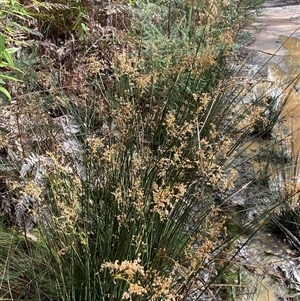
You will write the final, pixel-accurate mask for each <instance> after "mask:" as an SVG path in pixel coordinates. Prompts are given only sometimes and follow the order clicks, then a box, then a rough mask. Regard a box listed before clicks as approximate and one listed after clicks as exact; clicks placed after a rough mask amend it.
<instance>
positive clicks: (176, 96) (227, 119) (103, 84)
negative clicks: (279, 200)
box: [0, 0, 281, 301]
mask: <svg viewBox="0 0 300 301" xmlns="http://www.w3.org/2000/svg"><path fill="white" fill-rule="evenodd" d="M130 4H131V5H126V4H124V3H119V2H118V1H114V2H108V3H101V5H99V6H97V5H96V4H95V3H92V2H83V1H75V0H70V1H53V2H52V1H49V2H37V1H27V2H26V4H24V6H25V7H26V9H27V10H28V12H29V14H30V16H31V17H32V19H33V21H32V22H33V23H32V24H33V25H34V26H36V28H37V30H38V31H39V33H40V38H41V43H39V44H38V46H35V47H32V53H31V55H28V52H27V53H26V52H25V51H24V52H23V53H21V55H20V60H19V61H18V64H19V65H20V66H22V68H23V69H22V70H23V72H24V78H23V79H24V85H15V86H14V88H15V90H16V91H18V93H17V94H16V96H15V100H16V105H15V106H9V113H8V108H4V109H3V114H2V115H3V117H2V119H1V125H3V128H4V129H5V133H4V134H3V135H2V137H3V140H2V141H1V145H2V148H3V152H4V150H7V151H6V152H4V153H5V155H3V159H1V178H0V179H1V184H2V185H1V186H2V187H3V188H1V189H2V191H1V193H2V194H3V197H2V198H1V207H2V209H3V212H4V214H3V215H4V219H6V220H7V221H8V224H10V225H11V224H13V225H14V226H17V227H18V228H22V229H23V230H24V232H25V241H26V243H27V244H30V248H29V251H30V252H29V253H30V256H28V257H25V259H24V262H23V263H24V266H18V265H16V267H17V268H16V269H17V271H15V270H14V269H9V268H8V265H6V266H5V265H4V266H5V269H6V274H5V275H7V277H8V278H7V277H6V276H4V277H3V279H2V280H3V281H2V282H1V285H0V291H1V293H2V292H3V297H6V296H7V295H8V294H9V292H8V290H9V289H8V288H9V285H10V282H9V281H10V280H12V278H14V279H13V280H14V282H13V286H14V290H15V292H14V294H10V298H11V299H12V300H13V299H21V298H24V299H27V300H30V298H31V297H32V296H34V295H35V294H36V295H37V296H39V299H40V300H55V299H58V300H70V301H71V300H126V299H127V300H146V299H147V300H153V301H154V300H191V299H192V298H194V299H197V300H202V299H204V298H206V297H212V296H213V294H214V293H215V291H213V290H212V289H211V288H212V287H213V284H214V282H216V281H219V280H220V281H221V279H222V277H215V275H214V274H215V273H218V272H220V273H222V272H223V271H224V273H223V274H222V275H226V273H227V274H228V270H229V268H228V264H229V262H230V261H231V260H232V258H233V257H234V255H231V254H232V245H233V243H234V242H235V241H236V240H237V239H238V238H239V237H240V236H241V235H242V234H243V233H245V232H247V231H248V232H249V233H251V235H252V234H253V233H255V232H256V231H257V229H258V228H259V227H260V221H261V220H262V219H265V218H268V216H269V215H270V214H272V212H273V209H271V210H270V211H266V212H265V213H264V214H263V215H262V217H260V218H257V219H256V220H255V221H253V222H250V223H249V224H248V225H247V226H246V227H244V225H241V227H242V230H241V227H238V228H237V229H233V230H232V232H229V231H227V229H226V226H225V225H229V224H230V221H229V223H228V221H226V219H227V218H226V216H225V214H224V213H225V212H226V211H225V209H224V207H226V206H227V205H228V204H229V202H230V200H232V199H233V198H234V196H235V195H236V194H237V190H238V191H239V190H241V189H242V188H241V187H240V186H238V187H236V188H235V187H234V186H235V185H239V184H240V183H239V179H238V178H237V175H236V173H237V172H236V170H237V169H238V167H239V166H241V165H242V164H243V163H244V162H242V163H241V162H240V161H239V160H238V159H237V158H239V157H238V155H237V153H238V152H242V151H241V148H243V149H244V148H245V140H247V139H248V140H249V139H258V137H261V136H262V134H263V133H265V132H266V131H267V132H268V134H270V133H271V132H272V131H273V129H274V127H275V125H276V124H277V122H278V118H279V113H280V110H281V108H279V109H278V108H276V109H275V105H274V103H275V102H276V100H275V99H273V100H272V101H271V102H269V103H267V102H265V100H266V98H265V97H262V98H260V97H259V98H258V99H255V100H251V101H248V97H249V90H247V88H245V87H244V86H239V85H238V84H237V82H236V80H235V78H234V77H231V76H230V75H231V74H232V72H231V70H229V67H228V61H229V60H230V54H231V51H232V45H233V42H234V41H235V37H236V32H238V30H239V29H240V28H241V24H242V22H243V19H244V18H245V16H246V15H247V14H248V10H247V9H248V8H249V6H248V4H249V3H248V2H245V1H231V2H227V1H197V2H191V1H180V2H178V3H177V2H174V3H173V2H171V1H168V2H166V1H159V2H149V1H134V2H133V1H131V2H130ZM58 16H59V18H58ZM96 16H98V18H96ZM31 26H32V25H31ZM3 45H4V44H3ZM2 49H3V50H5V49H4V48H3V47H2ZM35 55H37V56H38V57H37V58H35ZM247 101H248V102H247ZM262 102H263V104H262ZM266 111H271V113H272V114H269V115H268V114H265V112H266ZM261 124H264V125H266V127H265V128H263V131H262V132H260V131H258V130H261ZM251 134H252V135H251ZM2 175H3V178H2ZM3 179H5V180H3ZM242 184H243V185H244V183H242ZM274 207H276V205H274ZM33 226H36V228H37V229H38V232H34V233H35V235H37V236H38V241H37V242H30V243H29V242H28V239H27V236H29V234H31V233H30V231H31V232H32V231H37V230H32V227H33ZM243 227H244V228H243ZM2 232H3V233H6V230H5V229H1V233H2ZM241 232H242V233H241ZM11 250H18V251H19V247H18V243H17V241H16V240H15V238H14V240H13V241H12V243H11V247H10V248H8V251H7V252H2V253H1V254H0V259H1V260H2V262H5V259H6V258H7V260H8V262H11V263H12V264H11V265H12V266H15V261H16V258H17V257H18V256H19V253H18V254H12V253H10V251H11ZM26 250H27V251H28V249H26ZM30 260H32V261H30ZM44 267H46V268H45V269H44ZM43 270H44V272H43ZM20 271H22V272H20ZM208 271H210V272H208ZM25 272H26V273H27V272H28V277H30V280H28V278H26V277H25V278H24V275H23V273H25ZM29 272H30V273H34V272H35V273H36V274H34V275H31V274H30V273H29ZM32 279H33V280H32ZM199 279H200V280H199ZM198 280H199V281H198ZM22 281H24V282H25V283H26V284H28V289H27V290H26V292H25V291H19V290H18V289H17V288H18V286H20V282H22ZM227 281H230V277H226V279H224V278H223V280H222V283H226V282H227ZM222 283H221V284H220V285H222ZM15 287H16V289H15ZM5 294H6V295H5Z"/></svg>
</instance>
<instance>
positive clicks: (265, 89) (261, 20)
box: [235, 1, 300, 301]
mask: <svg viewBox="0 0 300 301" xmlns="http://www.w3.org/2000/svg"><path fill="white" fill-rule="evenodd" d="M283 2H284V3H283ZM248 30H249V31H250V32H251V33H252V34H253V35H254V41H253V42H252V43H251V44H250V45H248V46H247V50H248V51H252V52H253V53H254V55H252V56H251V58H250V59H249V60H248V61H247V64H246V70H247V72H248V76H253V74H256V75H257V74H258V75H259V76H261V77H263V78H264V80H262V81H260V82H259V84H258V85H256V86H255V91H254V93H255V94H256V95H259V94H265V93H267V94H268V95H270V96H272V97H273V98H277V99H278V101H280V102H283V101H285V102H286V103H285V106H284V109H283V111H282V114H281V115H282V116H281V117H280V123H281V126H280V127H278V128H276V129H274V132H273V133H272V134H273V135H275V136H277V139H283V137H285V138H284V139H285V141H286V151H287V152H289V154H290V155H292V156H293V158H294V159H295V162H297V161H298V160H297V158H299V154H300V79H299V78H300V3H299V1H267V2H266V3H265V4H264V6H263V8H262V10H261V11H260V13H259V15H258V16H257V17H256V19H255V21H254V23H253V24H252V25H251V28H248ZM287 133H289V134H288V135H287ZM286 137H288V138H286ZM262 143H264V141H256V142H252V143H250V144H251V145H250V147H249V148H248V152H249V151H250V152H251V153H252V154H254V153H255V152H259V149H260V148H261V145H260V144H262ZM296 164H297V165H298V163H296ZM252 169H253V170H254V171H256V172H257V173H259V171H260V169H261V166H259V165H257V166H252ZM293 172H294V177H293V181H296V182H297V183H299V185H300V172H299V168H294V171H293ZM278 177H279V176H278V173H277V174H276V178H274V179H273V181H274V185H275V186H276V185H277V186H278V185H280V183H281V182H282V179H280V178H278ZM271 186H272V185H271ZM248 197H249V196H248ZM240 198H244V201H243V202H245V199H246V197H245V196H240ZM257 205H258V204H256V206H257ZM298 205H299V204H298ZM255 210H259V209H256V208H255V209H253V212H254V211H255ZM253 212H252V213H253ZM258 212H259V211H258ZM253 214H254V213H253ZM256 214H257V212H256ZM247 239H248V238H244V240H243V239H241V240H240V241H239V245H238V246H237V248H240V253H239V255H238V257H237V260H238V261H240V262H241V263H242V264H243V267H244V271H243V274H242V277H245V278H246V283H247V284H248V291H249V296H247V297H245V295H244V294H243V297H238V296H237V297H236V298H235V300H241V301H244V300H245V301H246V300H247V301H248V300H251V301H279V300H280V301H288V300H300V258H299V252H297V251H296V250H294V249H293V248H291V246H290V245H289V244H288V242H287V239H285V238H284V237H283V236H277V235H276V234H274V233H272V232H268V231H259V232H258V233H257V235H256V236H255V237H253V238H252V239H251V240H250V241H249V242H248V243H246V241H247ZM244 244H245V246H244ZM291 283H292V287H293V292H291V291H290V290H288V289H287V287H288V285H290V284H291ZM253 292H255V293H254V294H253V295H252V296H253V297H250V294H251V293H253Z"/></svg>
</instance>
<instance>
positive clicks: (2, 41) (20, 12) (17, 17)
mask: <svg viewBox="0 0 300 301" xmlns="http://www.w3.org/2000/svg"><path fill="white" fill-rule="evenodd" d="M26 18H29V15H28V13H27V12H26V10H25V9H24V8H23V6H22V5H20V3H19V2H18V1H6V0H5V1H2V2H1V6H0V68H1V74H0V91H1V92H2V93H3V94H4V95H5V96H6V97H7V98H8V99H11V95H10V93H9V92H8V90H7V89H6V88H5V86H4V85H5V83H6V81H7V80H12V81H17V80H18V79H17V77H16V76H14V75H13V74H10V73H8V72H7V71H10V72H17V73H21V72H22V71H21V70H20V69H18V68H17V67H16V66H15V63H14V60H13V56H12V55H13V54H14V53H16V52H17V51H18V48H17V47H9V46H7V45H11V46H13V44H18V43H21V42H22V36H18V35H19V34H20V33H21V32H22V31H23V32H24V31H27V30H28V29H27V28H26V27H24V26H22V20H24V19H26ZM3 71H6V72H3ZM2 72H3V73H2Z"/></svg>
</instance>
